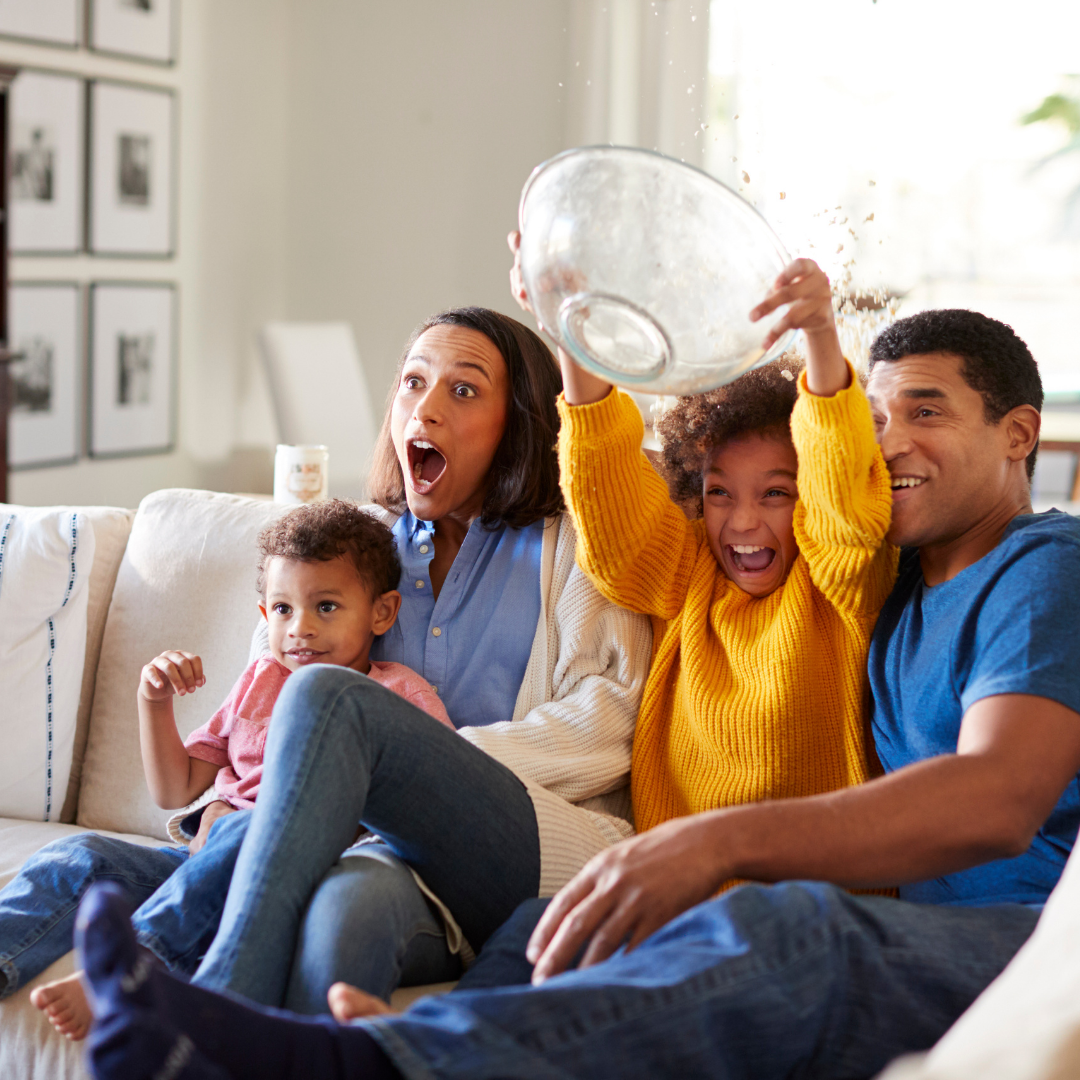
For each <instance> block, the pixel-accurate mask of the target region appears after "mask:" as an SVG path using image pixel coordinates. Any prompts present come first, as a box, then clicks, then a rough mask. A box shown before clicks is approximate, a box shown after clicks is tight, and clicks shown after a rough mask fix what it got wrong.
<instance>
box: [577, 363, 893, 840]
mask: <svg viewBox="0 0 1080 1080" xmlns="http://www.w3.org/2000/svg"><path fill="white" fill-rule="evenodd" d="M799 391H800V392H799V400H798V402H797V403H796V406H795V411H794V413H793V415H792V418H791V430H792V436H793V439H794V442H795V448H796V451H797V452H798V456H799V472H798V489H799V500H798V502H797V503H796V505H795V538H796V541H797V542H798V545H799V552H800V554H799V557H798V558H797V559H796V560H795V562H794V564H793V565H792V568H791V571H790V573H789V575H788V578H787V581H786V582H785V583H784V584H783V585H782V586H781V587H780V588H779V589H777V590H776V591H775V592H773V593H771V594H770V595H769V596H766V597H763V598H761V599H755V598H754V597H752V596H750V595H749V594H747V593H745V592H743V591H742V590H741V589H740V588H738V586H736V585H735V584H733V583H732V582H731V581H729V580H728V578H727V576H726V575H725V574H724V572H723V570H722V569H721V568H720V567H719V566H718V565H717V562H716V560H715V558H714V557H713V554H712V551H711V550H710V549H709V544H708V540H707V538H706V536H705V529H704V524H703V523H702V522H701V521H688V520H687V519H686V517H685V516H684V515H683V513H682V511H680V510H679V508H678V507H677V506H675V505H674V504H673V503H672V502H671V500H670V499H669V497H668V492H667V489H666V487H665V485H664V483H663V481H662V480H661V479H660V477H659V476H657V474H656V472H655V471H654V470H653V468H652V466H651V465H650V464H649V462H648V460H647V459H646V457H645V456H644V454H642V452H641V450H640V446H641V438H642V433H643V426H642V421H641V414H640V413H639V412H638V409H637V406H636V405H635V404H634V403H633V401H632V400H631V399H630V398H629V397H627V396H626V395H625V394H621V393H619V392H618V391H613V392H612V393H611V394H609V395H608V396H607V397H606V398H604V400H603V401H599V402H596V403H595V404H592V405H579V406H570V405H567V404H566V402H565V400H563V399H561V398H560V401H559V413H560V416H561V418H562V428H561V431H560V433H559V464H560V467H561V471H562V487H563V492H564V494H565V496H566V500H567V502H568V503H569V505H570V508H571V511H572V513H573V516H574V522H575V524H576V526H577V530H578V550H577V559H578V565H579V566H580V567H581V568H582V570H584V571H585V573H586V574H587V575H588V576H589V577H590V578H591V579H592V581H593V582H594V583H595V584H596V587H597V588H598V589H599V590H600V592H601V593H603V594H604V595H605V596H607V597H608V598H609V599H610V600H612V601H613V602H614V603H616V604H619V605H620V606H622V607H625V608H629V609H630V610H632V611H638V612H642V613H644V614H646V615H649V616H650V617H651V619H652V624H653V658H652V668H651V670H650V673H649V678H648V682H647V683H646V686H645V694H644V697H643V698H642V702H641V712H640V715H639V717H638V723H637V728H636V730H635V735H634V750H633V766H632V771H631V787H632V791H633V798H634V815H635V819H636V824H637V828H638V829H639V830H644V829H649V828H652V827H653V826H654V825H659V824H660V823H661V822H664V821H667V820H669V819H670V818H674V817H678V816H681V815H683V814H692V813H697V812H699V811H702V810H711V809H714V808H717V807H723V806H732V805H735V804H737V803H746V802H757V801H760V800H763V799H781V798H791V797H794V796H801V795H815V794H819V793H821V792H825V791H833V790H836V789H837V788H842V787H845V786H848V785H851V784H858V783H860V782H861V781H863V780H865V779H866V776H867V766H866V754H865V731H864V724H863V710H864V701H865V695H866V690H867V675H866V661H867V650H868V648H869V644H870V634H871V632H872V631H873V628H874V622H875V620H876V618H877V615H878V612H879V610H880V608H881V605H882V604H883V603H884V601H885V598H886V596H888V594H889V590H890V589H891V588H892V584H893V581H894V579H895V576H896V564H897V551H896V549H895V548H894V547H893V546H892V545H891V544H888V543H886V542H885V533H886V531H887V530H888V527H889V519H890V514H891V509H892V496H891V492H890V487H889V476H888V471H887V470H886V467H885V462H884V460H883V459H882V457H881V453H880V452H879V450H878V448H877V445H876V443H875V441H874V429H873V423H872V420H871V417H870V408H869V405H868V403H867V401H866V396H865V395H864V393H863V391H862V389H861V388H860V386H859V385H858V382H857V381H856V380H854V379H852V385H851V386H850V387H849V388H848V389H846V390H843V391H841V392H840V393H839V394H837V395H835V396H834V397H831V398H825V397H815V396H814V395H812V394H810V393H809V392H808V391H807V390H806V385H805V375H804V376H803V377H802V378H801V379H800V385H799Z"/></svg>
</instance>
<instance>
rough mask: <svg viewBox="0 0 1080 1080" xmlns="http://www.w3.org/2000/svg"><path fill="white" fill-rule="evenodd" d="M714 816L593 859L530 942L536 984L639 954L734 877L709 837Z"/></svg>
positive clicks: (683, 822) (661, 829) (671, 825)
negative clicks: (574, 967)
mask: <svg viewBox="0 0 1080 1080" xmlns="http://www.w3.org/2000/svg"><path fill="white" fill-rule="evenodd" d="M711 817H712V815H705V814H697V815H694V816H691V817H685V818H678V819H676V820H674V821H669V822H666V823H665V824H663V825H659V826H657V827H656V828H655V829H650V830H649V831H648V832H647V833H642V834H641V835H640V836H635V837H632V838H631V839H629V840H624V841H623V842H622V843H621V844H616V845H615V846H614V847H612V848H608V849H607V850H606V851H603V852H601V853H600V854H599V855H597V856H596V857H595V858H594V859H591V860H590V861H589V862H588V863H587V864H586V865H585V867H584V869H583V870H581V871H580V873H578V875H577V876H576V877H575V878H574V880H573V881H571V882H570V883H569V884H568V885H566V886H565V887H564V888H563V889H562V890H561V891H560V892H559V893H558V894H557V895H556V896H555V898H554V899H553V900H552V901H551V903H550V904H549V905H548V908H547V910H546V911H545V912H544V916H543V918H542V919H541V920H540V922H539V923H538V924H537V927H536V929H535V930H534V931H533V934H532V937H531V938H530V939H529V945H528V948H527V950H526V956H527V957H528V958H529V960H530V961H532V963H533V964H535V968H534V970H533V978H532V981H533V982H534V983H541V982H543V981H544V980H545V979H548V978H551V976H553V975H558V974H559V973H560V972H561V971H565V970H566V968H567V967H568V966H569V965H570V964H571V963H572V962H573V960H574V957H575V956H577V954H578V953H579V952H580V951H581V949H582V948H583V947H584V946H585V945H586V944H587V945H588V948H587V949H586V950H585V955H584V956H583V957H582V960H581V964H580V965H579V966H580V967H589V966H591V965H592V964H598V963H600V961H602V960H606V959H607V958H608V957H609V956H611V955H612V953H614V952H616V951H617V950H618V949H619V948H621V947H622V946H623V945H625V946H626V948H627V949H628V950H629V949H633V948H635V947H636V946H637V945H639V944H640V943H641V942H642V941H644V940H645V938H647V937H648V936H649V935H650V934H652V933H654V932H655V931H656V930H659V929H660V927H662V926H663V925H664V924H665V923H668V922H670V921H671V920H672V919H674V918H675V916H677V915H681V914H682V913H683V912H684V911H686V910H687V909H689V908H691V907H693V906H694V905H695V904H699V903H701V902H702V901H703V900H707V899H708V898H709V897H710V896H712V895H713V894H714V893H715V892H716V890H717V889H718V888H719V887H720V885H721V884H722V883H723V882H724V881H725V880H727V879H728V878H729V877H731V873H730V871H729V870H728V869H727V868H725V867H724V866H723V865H722V863H721V860H720V859H719V858H718V857H717V856H716V853H715V852H716V846H717V845H715V843H714V841H713V840H712V839H710V836H709V831H710V830H709V820H710V819H711Z"/></svg>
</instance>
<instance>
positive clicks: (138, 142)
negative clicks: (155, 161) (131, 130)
mask: <svg viewBox="0 0 1080 1080" xmlns="http://www.w3.org/2000/svg"><path fill="white" fill-rule="evenodd" d="M119 185H120V186H119V197H120V201H121V202H122V203H131V204H133V205H135V206H147V205H149V203H150V136H149V135H121V136H120V177H119Z"/></svg>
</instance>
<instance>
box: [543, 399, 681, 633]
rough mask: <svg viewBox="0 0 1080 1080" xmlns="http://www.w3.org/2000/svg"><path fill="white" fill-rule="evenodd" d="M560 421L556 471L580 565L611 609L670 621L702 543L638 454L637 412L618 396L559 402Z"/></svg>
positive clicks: (640, 431) (641, 428)
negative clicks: (574, 530)
mask: <svg viewBox="0 0 1080 1080" xmlns="http://www.w3.org/2000/svg"><path fill="white" fill-rule="evenodd" d="M559 416H560V418H561V420H562V426H561V428H560V430H559V470H560V475H561V483H562V489H563V495H564V496H565V498H566V502H567V505H568V506H569V507H570V512H571V514H572V515H573V518H574V525H575V527H576V528H577V533H578V553H577V558H578V564H579V565H580V566H581V568H582V569H583V570H584V571H585V573H586V574H588V576H589V578H590V580H591V581H593V582H594V583H595V585H596V587H597V589H599V590H600V592H601V593H602V594H603V595H604V596H606V597H607V598H608V599H609V600H611V601H612V602H613V603H616V604H618V605H619V606H620V607H624V608H628V609H629V610H630V611H637V612H641V613H642V614H645V615H656V616H659V617H660V618H662V619H673V618H674V617H675V616H676V615H678V613H679V612H680V611H681V610H682V608H683V605H684V603H685V601H686V595H687V590H688V587H689V583H690V579H691V573H692V570H693V565H694V559H695V555H696V553H697V551H698V548H699V544H700V542H699V540H698V537H697V533H696V530H695V529H694V527H693V526H692V525H691V523H690V522H689V521H687V520H686V517H685V515H684V514H683V513H682V511H680V510H679V508H678V507H677V506H675V504H674V503H672V501H671V499H670V497H669V496H668V491H667V486H666V485H665V484H664V482H663V481H662V480H661V479H660V477H659V476H658V475H657V474H656V471H655V470H654V469H653V467H652V466H651V465H650V464H649V461H648V458H646V457H645V455H644V454H643V453H642V452H641V439H642V435H643V434H644V430H645V429H644V424H643V423H642V420H641V413H640V412H639V411H638V407H637V406H636V405H635V404H634V402H633V400H632V399H631V398H629V397H627V395H626V394H622V393H620V392H619V391H618V390H612V392H611V393H610V394H608V396H607V397H606V398H604V399H603V400H602V401H597V402H595V403H594V404H591V405H568V404H567V403H566V400H565V398H563V397H562V396H561V395H560V397H559Z"/></svg>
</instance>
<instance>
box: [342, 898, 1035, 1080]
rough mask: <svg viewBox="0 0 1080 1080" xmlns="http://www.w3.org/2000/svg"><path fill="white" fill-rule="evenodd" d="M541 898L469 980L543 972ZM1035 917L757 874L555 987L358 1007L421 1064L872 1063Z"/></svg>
mask: <svg viewBox="0 0 1080 1080" xmlns="http://www.w3.org/2000/svg"><path fill="white" fill-rule="evenodd" d="M543 907H544V904H543V903H542V902H536V901H534V902H532V903H529V904H526V905H524V906H523V908H522V909H520V910H519V911H518V912H517V913H516V914H515V916H514V917H513V919H511V920H510V922H509V923H508V924H507V926H506V927H504V928H503V930H502V931H500V933H499V934H498V935H496V936H495V937H493V938H492V940H491V941H489V942H488V945H487V946H486V948H485V951H484V953H482V954H481V957H480V960H479V961H478V963H477V964H476V965H475V967H474V968H473V969H472V970H471V971H470V974H469V980H468V982H469V983H471V985H473V986H476V987H479V986H482V985H484V984H485V983H486V984H489V985H490V984H492V983H497V982H498V981H499V980H500V978H502V979H505V980H506V981H508V982H510V983H515V984H520V983H521V982H522V981H523V979H526V978H527V977H528V971H529V966H528V964H527V962H526V961H525V960H524V955H523V954H524V945H525V942H526V941H527V940H528V936H529V932H530V931H531V929H532V928H533V926H535V924H536V921H537V919H538V918H539V916H540V913H541V912H542V911H543ZM1038 917H1039V909H1034V908H1029V907H1023V906H1021V905H1013V904H1003V905H995V906H990V907H982V908H972V907H945V906H933V905H919V904H912V903H908V902H905V901H902V900H893V899H890V898H888V897H880V896H853V895H851V894H850V893H847V892H844V891H843V890H841V889H838V888H836V887H835V886H832V885H825V884H820V883H816V882H786V883H784V884H781V885H774V886H761V885H745V886H742V887H741V888H737V889H734V890H732V891H731V892H729V893H725V894H724V895H723V896H721V897H719V898H717V899H715V900H710V901H707V902H706V903H704V904H700V905H698V906H697V907H695V908H692V909H691V910H690V911H688V912H686V913H685V914H684V915H682V916H680V917H679V918H677V919H674V920H673V921H672V922H670V923H669V924H668V925H667V926H665V927H664V928H663V929H661V930H659V931H658V932H657V933H655V934H653V935H652V937H650V938H648V939H647V940H646V941H645V942H643V943H642V944H641V945H640V946H639V947H638V948H637V949H635V950H634V951H633V952H631V953H619V954H616V956H614V957H612V958H611V959H610V960H608V961H606V962H605V963H603V964H598V965H596V966H595V967H591V968H587V969H585V970H582V971H570V972H567V973H565V974H563V975H560V976H558V977H557V978H554V979H551V980H549V981H548V982H546V983H544V984H543V985H542V986H540V987H536V988H534V987H532V986H528V985H525V986H522V985H511V986H506V987H503V988H496V989H466V988H465V986H466V985H468V984H466V983H463V986H462V987H460V988H459V989H458V990H455V991H454V992H453V993H451V994H447V995H445V996H443V997H438V998H428V999H425V1000H422V1001H420V1002H419V1003H417V1004H416V1005H414V1006H413V1007H412V1008H411V1009H409V1010H408V1011H407V1012H405V1013H404V1014H402V1015H401V1016H397V1017H381V1018H377V1019H372V1020H365V1021H359V1022H358V1024H359V1026H361V1027H362V1028H363V1029H364V1030H366V1031H367V1032H368V1033H369V1034H371V1035H373V1036H374V1037H375V1038H376V1039H377V1041H378V1042H379V1045H380V1046H381V1047H382V1049H383V1050H384V1051H385V1052H386V1054H387V1055H388V1056H389V1057H390V1059H391V1060H392V1061H393V1063H394V1064H395V1066H397V1068H398V1069H399V1070H400V1071H401V1072H402V1074H403V1075H404V1076H406V1077H415V1078H417V1080H419V1078H420V1077H423V1078H425V1080H427V1078H430V1077H433V1076H437V1077H440V1078H452V1077H462V1078H464V1077H468V1078H470V1080H481V1078H483V1077H515V1078H521V1080H532V1078H536V1080H540V1078H544V1080H548V1078H552V1077H583V1078H584V1077H588V1078H590V1080H592V1078H603V1077H611V1078H612V1080H616V1078H617V1080H627V1078H634V1077H641V1078H643V1080H644V1078H646V1077H648V1078H652V1077H658V1076H677V1077H679V1078H680V1080H682V1078H684V1077H686V1078H691V1077H702V1078H705V1077H708V1078H714V1080H721V1078H723V1080H730V1078H735V1077H740V1078H742V1077H746V1078H750V1077H754V1078H766V1077H776V1078H780V1077H789V1076H798V1077H822V1078H825V1077H828V1078H830V1080H843V1078H856V1077H870V1076H873V1075H875V1074H876V1073H877V1072H878V1071H879V1070H881V1069H882V1068H884V1066H885V1065H886V1064H887V1063H888V1062H889V1061H891V1060H892V1059H893V1058H894V1057H897V1056H898V1055H900V1054H903V1053H906V1052H909V1051H915V1050H922V1049H926V1048H927V1047H929V1046H931V1045H932V1044H933V1043H934V1042H935V1041H936V1040H937V1039H938V1038H940V1037H941V1035H942V1034H944V1032H945V1031H946V1030H947V1029H948V1028H949V1026H950V1025H951V1024H952V1023H953V1022H954V1021H955V1020H956V1019H957V1017H959V1015H960V1014H961V1013H962V1012H963V1011H964V1010H965V1009H966V1008H967V1007H968V1006H969V1005H970V1004H971V1003H972V1001H974V999H975V998H976V997H977V996H978V994H979V993H981V992H982V990H983V989H984V988H985V987H986V986H987V985H988V984H989V983H990V982H991V980H993V979H994V978H995V977H996V976H997V975H998V973H999V972H1000V971H1001V970H1002V968H1004V966H1005V965H1006V964H1007V963H1008V962H1009V960H1010V959H1011V958H1012V957H1013V955H1014V954H1015V953H1016V951H1017V950H1018V949H1019V948H1020V946H1021V945H1023V943H1024V942H1025V941H1026V940H1027V938H1028V936H1029V935H1030V934H1031V932H1032V930H1033V929H1034V928H1035V923H1036V921H1037V920H1038ZM338 1037H339V1038H341V1039H348V1038H349V1037H350V1028H349V1027H343V1028H339V1029H338Z"/></svg>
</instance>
